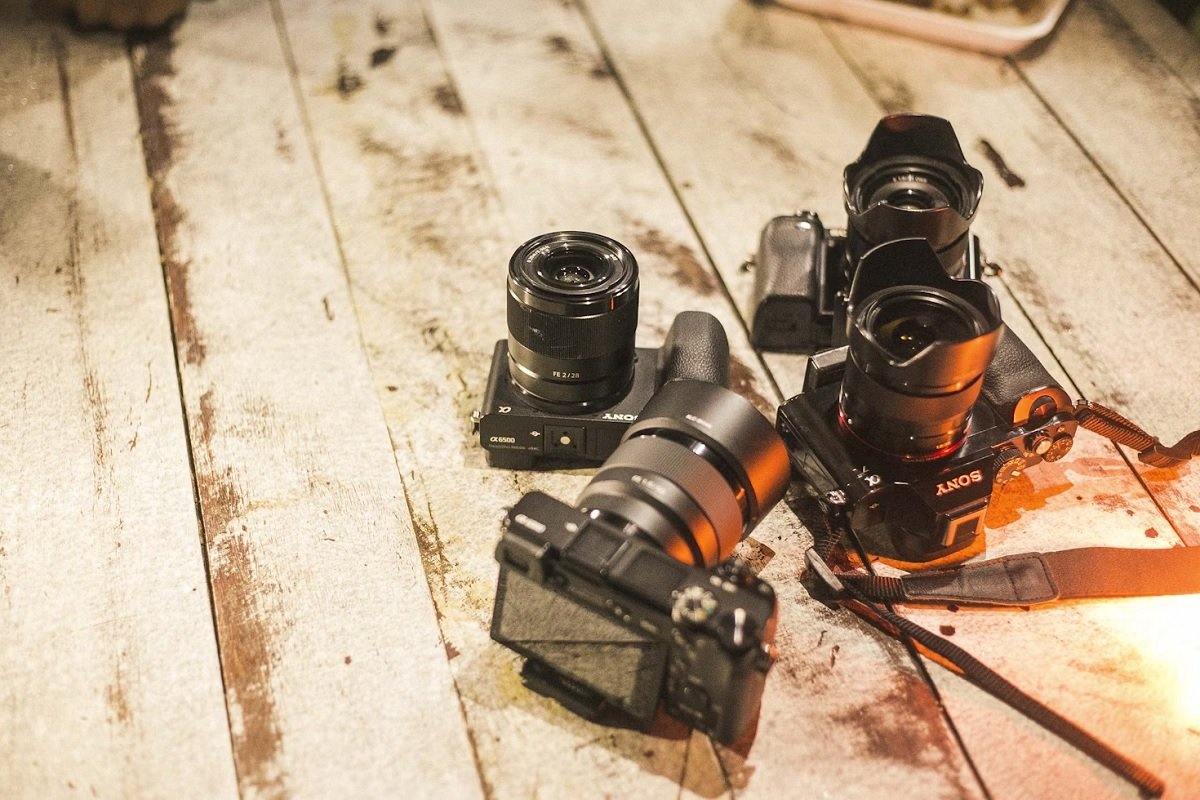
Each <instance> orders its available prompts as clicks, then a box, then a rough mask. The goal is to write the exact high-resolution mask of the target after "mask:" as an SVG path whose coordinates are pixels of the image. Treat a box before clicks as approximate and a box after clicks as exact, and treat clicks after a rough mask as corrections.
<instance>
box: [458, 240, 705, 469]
mask: <svg viewBox="0 0 1200 800" xmlns="http://www.w3.org/2000/svg"><path fill="white" fill-rule="evenodd" d="M637 311H638V266H637V261H636V259H634V257H633V253H631V252H630V251H629V249H628V248H626V247H625V246H624V245H622V244H621V243H620V242H618V241H616V240H614V239H610V238H609V237H607V236H602V235H600V234H597V233H586V232H582V231H557V232H553V233H546V234H543V235H541V236H537V237H535V238H533V239H530V240H529V241H527V242H525V243H524V244H523V245H521V246H520V247H518V248H517V250H516V252H514V253H513V255H512V258H511V260H510V261H509V265H508V339H507V340H504V339H502V340H500V341H499V342H497V343H496V348H495V350H494V351H493V354H492V367H491V372H490V373H489V375H488V382H487V390H486V392H485V394H484V401H483V409H482V411H481V412H477V413H476V414H474V415H473V416H472V420H473V421H474V422H475V424H476V429H477V431H478V433H479V442H480V444H482V445H483V447H484V448H486V449H487V451H488V463H489V464H491V465H492V466H496V467H507V468H510V469H529V468H531V467H533V466H535V465H536V464H537V463H538V462H539V461H540V460H542V459H545V458H557V459H572V460H576V461H590V462H600V461H603V460H604V459H605V458H607V457H608V456H609V455H610V454H611V453H612V452H613V450H615V449H616V447H617V444H618V443H619V442H620V441H621V436H622V435H623V434H624V433H625V430H626V428H628V427H629V423H630V422H632V421H633V420H634V419H635V418H636V417H637V415H638V413H639V412H640V411H641V410H642V407H643V406H645V404H646V401H647V400H649V399H650V396H651V395H653V394H654V391H655V390H656V389H657V388H659V387H660V386H662V385H663V384H664V383H667V382H669V381H672V380H679V379H691V380H700V381H707V382H711V383H715V384H719V385H721V386H728V385H729V342H728V340H727V339H726V336H725V329H724V328H722V327H721V323H720V322H719V321H718V320H717V319H716V317H713V316H712V315H711V314H706V313H704V312H701V311H684V312H682V313H681V314H679V315H678V316H677V317H675V320H674V323H673V324H672V326H671V329H670V331H669V332H668V334H667V338H666V341H665V342H664V344H663V346H662V347H661V348H646V347H635V346H634V333H635V331H636V328H637Z"/></svg>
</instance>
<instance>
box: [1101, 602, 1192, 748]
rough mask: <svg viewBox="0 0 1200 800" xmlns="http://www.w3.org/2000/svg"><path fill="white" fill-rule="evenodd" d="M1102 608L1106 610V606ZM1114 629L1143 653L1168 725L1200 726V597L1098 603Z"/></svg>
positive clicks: (1143, 669)
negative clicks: (1166, 715)
mask: <svg viewBox="0 0 1200 800" xmlns="http://www.w3.org/2000/svg"><path fill="white" fill-rule="evenodd" d="M1101 609H1102V610H1101ZM1096 611H1099V612H1100V613H1101V614H1102V615H1103V617H1104V618H1105V622H1106V623H1107V624H1108V626H1109V627H1110V630H1111V631H1112V633H1113V634H1114V635H1115V636H1116V637H1118V638H1119V639H1120V640H1122V641H1123V642H1125V643H1127V644H1128V645H1129V646H1130V647H1131V648H1132V649H1134V650H1136V652H1137V654H1138V662H1139V663H1137V664H1131V665H1129V666H1130V668H1131V669H1137V670H1138V671H1139V672H1141V673H1142V675H1143V677H1144V678H1145V681H1146V688H1147V689H1148V690H1150V691H1151V692H1152V693H1153V694H1154V695H1156V696H1157V697H1158V698H1160V699H1161V701H1165V702H1161V703H1160V704H1159V707H1160V708H1162V709H1164V711H1165V713H1167V714H1168V715H1169V716H1168V717H1167V718H1165V719H1163V720H1162V723H1163V726H1164V727H1165V728H1167V729H1175V730H1178V729H1181V728H1182V729H1189V730H1192V731H1196V730H1200V595H1188V596H1182V597H1158V598H1146V599H1138V600H1124V601H1113V602H1111V603H1103V604H1101V603H1097V605H1096Z"/></svg>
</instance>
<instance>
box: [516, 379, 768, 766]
mask: <svg viewBox="0 0 1200 800" xmlns="http://www.w3.org/2000/svg"><path fill="white" fill-rule="evenodd" d="M788 473H789V466H788V458H787V452H786V450H785V448H784V445H783V442H782V441H781V440H780V438H779V436H778V434H776V433H775V431H774V430H772V428H771V425H770V423H769V422H768V421H767V420H766V419H764V418H763V416H762V415H761V414H759V413H758V411H756V410H755V409H754V408H753V407H752V406H751V405H750V404H749V403H748V402H747V401H745V400H744V399H742V398H741V397H739V396H738V395H736V394H734V393H733V392H731V391H729V390H728V389H726V388H723V387H720V386H717V385H714V384H711V383H706V382H702V381H694V380H677V381H672V382H670V383H667V384H665V385H664V386H663V387H662V388H661V389H660V390H659V391H658V392H657V393H656V394H655V395H654V397H653V398H652V399H651V400H650V401H649V402H648V403H647V404H646V406H645V408H644V410H643V411H642V413H641V415H640V416H639V417H638V418H637V421H636V422H634V423H633V425H632V426H630V427H629V428H628V430H627V431H626V433H625V436H624V438H623V440H622V442H621V444H620V446H619V447H618V448H617V449H616V451H615V452H614V453H613V454H612V455H611V456H610V457H609V459H608V460H607V461H605V462H604V464H603V465H602V466H601V467H600V469H599V470H598V471H597V473H596V475H595V477H593V478H592V480H591V482H590V483H588V485H587V487H586V488H585V489H584V490H583V493H582V494H581V495H580V496H579V499H578V501H577V502H576V503H575V504H574V505H568V504H566V503H562V502H560V501H558V500H555V499H554V498H552V497H549V496H547V495H545V494H541V493H538V492H533V493H530V494H528V495H526V496H525V497H523V498H522V499H521V500H520V501H519V502H518V503H517V504H516V505H515V506H513V508H512V509H511V510H509V512H508V514H507V516H506V517H505V519H504V535H503V538H502V539H501V541H500V544H499V546H498V547H497V549H496V559H497V561H499V562H500V577H499V581H498V585H497V588H496V604H495V608H494V610H493V615H492V638H494V639H495V640H496V641H498V642H500V643H501V644H504V645H505V646H507V647H509V648H512V649H513V650H515V651H517V652H518V653H520V654H521V655H523V656H525V659H526V661H525V664H524V667H523V669H522V677H523V678H524V681H525V684H526V685H527V686H528V687H529V688H531V689H533V690H534V691H537V692H539V693H541V694H544V695H547V696H549V697H551V698H554V699H555V700H557V701H559V702H560V703H562V704H563V705H564V706H566V707H567V708H569V709H571V710H572V711H575V712H576V713H579V714H581V715H583V716H586V717H588V718H591V719H598V720H601V721H606V722H613V723H618V724H633V725H635V726H637V727H645V726H648V725H649V723H650V722H651V721H652V720H653V718H654V717H655V715H656V712H657V711H658V710H659V709H660V708H661V709H662V710H663V711H665V712H666V713H667V714H669V715H671V716H673V717H675V718H676V719H678V720H680V721H682V722H684V723H686V724H688V725H690V726H692V727H694V728H697V729H699V730H701V731H703V732H705V733H707V734H708V735H709V736H711V737H712V738H713V739H715V740H717V741H719V742H723V743H726V744H730V743H733V742H734V741H736V740H737V739H738V738H739V737H740V736H741V735H742V734H743V733H744V732H745V731H746V730H747V728H748V727H749V725H750V724H751V723H752V722H753V720H754V719H755V716H756V713H757V710H758V707H759V701H760V697H761V695H762V689H763V683H764V681H765V679H766V675H767V671H768V670H769V669H770V667H771V664H772V663H773V661H774V659H775V652H774V647H773V640H774V633H775V621H776V603H775V594H774V592H773V591H772V589H771V587H770V586H769V585H768V584H766V583H764V582H763V581H761V580H759V579H758V578H756V577H754V576H753V575H752V574H750V572H749V570H748V568H747V567H746V566H745V565H744V564H743V563H741V562H739V561H737V560H730V554H731V552H732V551H733V548H734V545H736V544H737V543H738V542H739V541H741V539H742V538H743V537H745V536H746V535H747V534H748V533H749V532H750V530H751V529H752V528H753V527H754V526H755V525H756V524H757V523H758V522H759V520H760V519H761V518H762V517H763V515H765V514H766V513H767V512H768V511H769V510H770V509H771V507H772V506H774V505H775V504H776V503H777V502H778V501H779V500H780V498H782V497H783V494H784V492H785V490H786V488H787V483H788Z"/></svg>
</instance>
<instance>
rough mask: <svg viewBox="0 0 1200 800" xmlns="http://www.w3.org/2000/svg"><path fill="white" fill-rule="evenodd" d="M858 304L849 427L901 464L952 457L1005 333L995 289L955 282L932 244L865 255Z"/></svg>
mask: <svg viewBox="0 0 1200 800" xmlns="http://www.w3.org/2000/svg"><path fill="white" fill-rule="evenodd" d="M894 281H896V282H898V283H899V285H889V284H890V283H892V282H894ZM850 304H851V311H850V332H849V354H848V358H847V360H846V372H845V375H844V376H843V377H842V389H841V399H840V406H839V412H840V415H841V420H842V423H843V424H844V425H845V426H846V427H847V428H849V429H850V431H852V432H853V433H854V434H855V435H856V436H857V437H858V438H859V439H861V440H863V441H864V442H866V443H868V444H869V445H871V446H872V447H874V448H875V449H877V450H882V451H884V452H886V453H889V454H891V455H894V456H897V457H899V458H903V459H917V460H924V459H930V458H937V457H939V456H941V455H945V454H947V453H949V452H951V451H953V450H954V449H955V448H956V447H957V446H958V445H959V443H960V442H961V441H962V437H963V433H964V431H965V429H966V425H967V419H968V417H969V415H970V411H971V406H973V405H974V404H975V400H976V399H977V398H978V397H979V391H980V389H981V388H982V385H983V373H984V370H986V369H987V366H988V364H989V362H990V361H991V359H992V353H993V351H994V350H995V347H996V340H997V338H998V337H999V334H1000V311H999V305H998V304H997V302H996V298H995V295H994V294H992V291H991V289H989V288H988V287H987V285H986V284H984V283H982V282H980V281H974V280H957V279H954V278H951V277H949V276H948V275H946V273H945V272H944V271H943V270H942V268H941V265H940V262H939V261H938V259H937V255H936V254H935V253H934V252H933V250H932V248H931V247H930V245H929V244H928V242H926V241H924V240H921V239H905V240H901V241H898V242H890V243H888V244H884V245H881V246H879V247H877V248H875V249H874V250H871V251H870V252H869V253H867V255H865V256H864V257H863V259H862V262H861V263H860V264H859V268H858V272H857V274H856V275H855V282H854V285H853V286H852V287H851V290H850Z"/></svg>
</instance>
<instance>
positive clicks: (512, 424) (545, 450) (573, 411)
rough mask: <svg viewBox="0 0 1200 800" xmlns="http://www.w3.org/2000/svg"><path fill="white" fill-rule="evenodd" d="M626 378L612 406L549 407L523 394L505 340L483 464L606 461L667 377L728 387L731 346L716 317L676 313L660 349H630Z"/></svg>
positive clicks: (483, 422)
mask: <svg viewBox="0 0 1200 800" xmlns="http://www.w3.org/2000/svg"><path fill="white" fill-rule="evenodd" d="M632 361H633V369H632V373H633V375H632V378H631V380H630V382H629V384H628V386H627V387H626V389H625V390H624V391H623V393H621V394H620V395H619V396H618V399H616V400H615V401H614V402H611V404H606V405H602V406H601V407H599V408H597V407H596V406H595V404H588V403H548V402H544V401H540V400H539V399H538V398H536V397H534V396H532V395H530V394H529V393H528V392H525V391H522V390H521V388H520V386H519V385H518V384H517V383H516V381H514V380H513V379H512V377H511V375H512V372H511V371H512V370H513V369H514V367H513V365H512V364H511V354H510V352H509V342H508V341H507V340H504V339H502V340H500V341H498V342H496V347H495V349H494V350H493V352H492V367H491V371H490V372H489V373H488V382H487V390H486V391H485V393H484V398H483V410H482V412H481V413H480V415H479V417H478V431H479V443H480V444H481V445H483V447H484V448H485V449H486V450H487V453H488V463H489V464H490V465H492V466H493V467H503V468H507V469H532V468H533V467H535V466H537V465H538V464H539V462H541V461H542V460H544V459H569V460H575V461H587V462H593V463H599V462H601V461H603V460H604V459H606V458H608V457H609V456H610V455H611V454H612V452H613V451H614V450H616V449H617V445H618V444H620V442H621V437H622V436H623V435H624V434H625V431H626V429H627V428H628V427H629V424H630V423H631V422H633V421H634V420H635V419H636V418H637V415H638V414H639V413H641V411H642V408H643V407H644V406H645V405H646V402H647V401H648V400H649V399H650V397H651V396H653V394H654V393H655V392H656V391H657V390H658V389H659V388H660V387H661V386H662V385H663V384H665V383H667V382H669V381H672V380H702V381H706V382H709V383H714V384H717V385H719V386H726V387H727V386H728V385H729V341H728V339H727V338H726V336H725V329H724V328H723V327H722V326H721V323H720V321H719V320H717V318H716V317H714V316H712V315H711V314H708V313H705V312H703V311H683V312H681V313H679V314H678V315H677V316H676V317H675V320H674V322H673V323H672V324H671V329H670V330H669V331H668V333H667V338H666V340H665V341H664V343H663V346H662V347H657V348H654V347H637V348H634V351H633V355H632Z"/></svg>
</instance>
